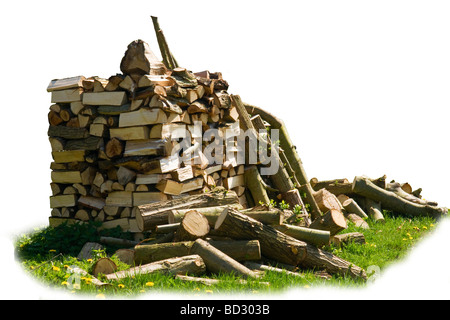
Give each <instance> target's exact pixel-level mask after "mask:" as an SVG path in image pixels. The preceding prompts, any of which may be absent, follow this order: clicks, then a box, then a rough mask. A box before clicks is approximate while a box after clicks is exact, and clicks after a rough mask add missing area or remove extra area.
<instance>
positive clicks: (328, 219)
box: [309, 209, 347, 236]
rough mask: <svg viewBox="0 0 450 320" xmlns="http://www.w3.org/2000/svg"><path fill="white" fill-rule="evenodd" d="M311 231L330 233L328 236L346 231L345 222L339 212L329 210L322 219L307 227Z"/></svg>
mask: <svg viewBox="0 0 450 320" xmlns="http://www.w3.org/2000/svg"><path fill="white" fill-rule="evenodd" d="M309 227H310V228H311V229H318V230H327V231H330V236H334V235H335V234H337V233H339V232H341V231H342V230H344V229H347V222H346V221H345V217H344V215H343V214H342V212H341V211H340V210H336V209H331V210H330V211H328V212H327V213H325V214H324V215H323V217H321V218H318V219H316V220H314V221H313V222H312V223H311V225H310V226H309Z"/></svg>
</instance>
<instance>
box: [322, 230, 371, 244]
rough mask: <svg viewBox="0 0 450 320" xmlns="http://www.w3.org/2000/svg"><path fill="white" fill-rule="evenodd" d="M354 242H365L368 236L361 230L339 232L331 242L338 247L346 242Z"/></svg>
mask: <svg viewBox="0 0 450 320" xmlns="http://www.w3.org/2000/svg"><path fill="white" fill-rule="evenodd" d="M352 242H354V243H360V244H364V243H366V238H365V237H364V234H363V233H361V232H350V233H343V234H337V235H335V236H333V237H332V238H331V243H332V244H334V245H335V246H337V247H341V246H342V245H344V244H349V243H352Z"/></svg>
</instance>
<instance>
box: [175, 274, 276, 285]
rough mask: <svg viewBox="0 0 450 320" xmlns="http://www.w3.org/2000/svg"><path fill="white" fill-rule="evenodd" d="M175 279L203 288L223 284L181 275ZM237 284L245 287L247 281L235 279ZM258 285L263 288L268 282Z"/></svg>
mask: <svg viewBox="0 0 450 320" xmlns="http://www.w3.org/2000/svg"><path fill="white" fill-rule="evenodd" d="M175 279H178V280H181V281H188V282H196V283H201V284H203V285H205V286H213V285H218V284H221V283H223V282H224V281H223V280H219V279H210V278H200V277H191V276H183V275H176V276H175ZM236 282H237V283H239V284H243V285H246V284H247V283H248V281H246V280H244V279H237V281H236ZM258 284H260V285H265V286H270V283H269V282H262V281H258Z"/></svg>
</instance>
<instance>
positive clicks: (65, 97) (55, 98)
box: [51, 88, 83, 103]
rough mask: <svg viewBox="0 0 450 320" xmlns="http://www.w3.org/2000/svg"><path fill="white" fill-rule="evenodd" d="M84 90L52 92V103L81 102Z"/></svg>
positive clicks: (73, 89) (74, 89)
mask: <svg viewBox="0 0 450 320" xmlns="http://www.w3.org/2000/svg"><path fill="white" fill-rule="evenodd" d="M82 95H83V88H72V89H66V90H58V91H52V98H51V101H52V103H70V102H75V101H81V97H82Z"/></svg>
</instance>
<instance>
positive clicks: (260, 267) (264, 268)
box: [244, 261, 304, 278]
mask: <svg viewBox="0 0 450 320" xmlns="http://www.w3.org/2000/svg"><path fill="white" fill-rule="evenodd" d="M244 265H245V266H246V267H247V268H249V269H251V270H261V271H271V272H276V273H284V274H286V275H289V276H294V277H300V278H303V277H304V275H303V274H301V273H298V272H292V271H289V270H285V269H281V268H276V267H272V266H268V265H265V264H262V263H258V262H254V261H246V262H245V263H244Z"/></svg>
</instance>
